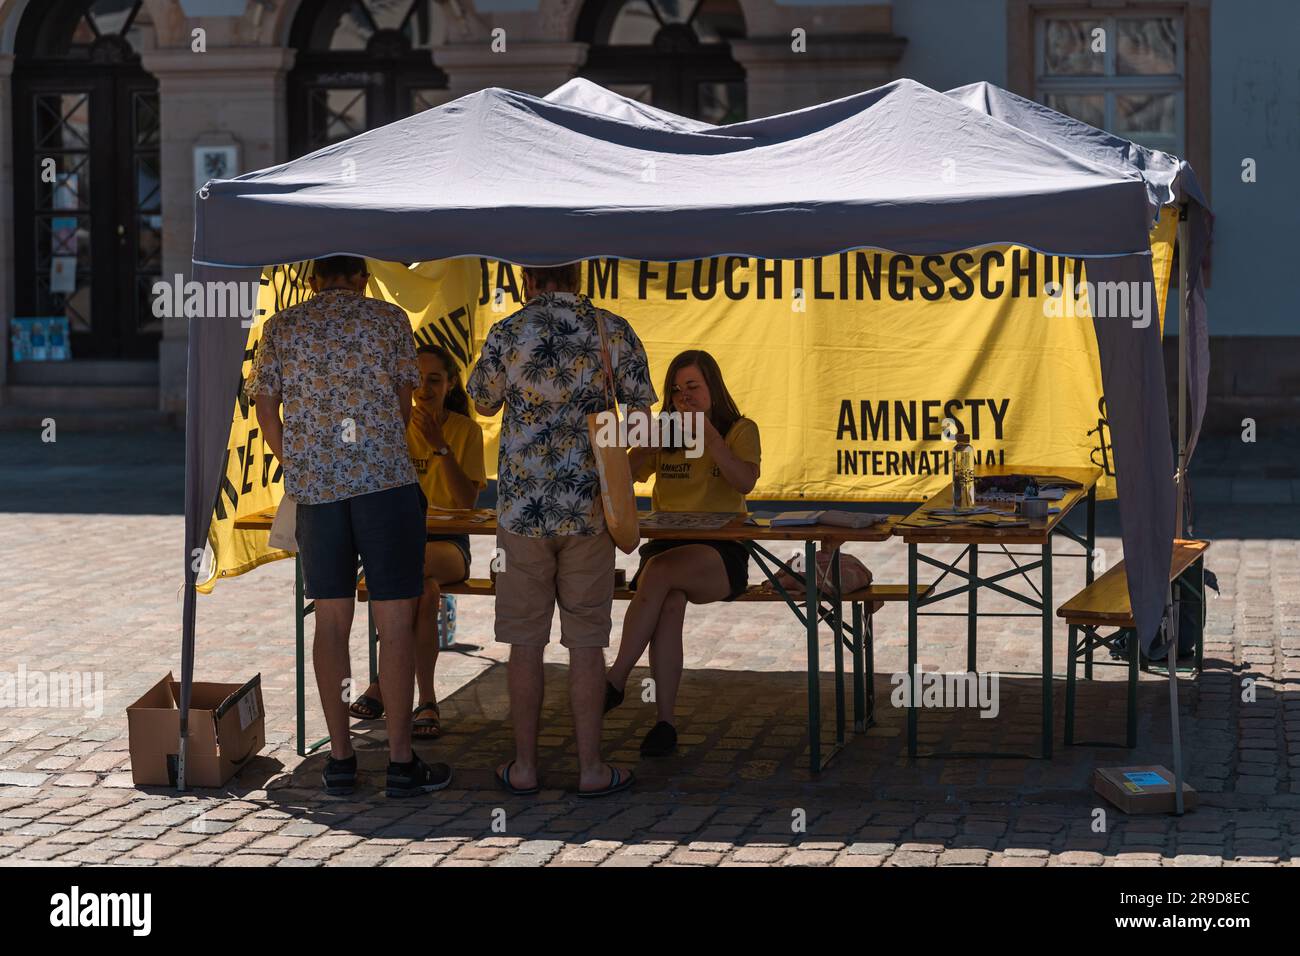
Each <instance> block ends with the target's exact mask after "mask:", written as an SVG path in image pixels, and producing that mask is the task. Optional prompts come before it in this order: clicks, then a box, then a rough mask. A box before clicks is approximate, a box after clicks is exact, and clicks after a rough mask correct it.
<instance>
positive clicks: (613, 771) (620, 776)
mask: <svg viewBox="0 0 1300 956" xmlns="http://www.w3.org/2000/svg"><path fill="white" fill-rule="evenodd" d="M634 783H636V774H634V773H633V772H632V771H631V770H628V771H627V772H626V775H624V771H622V770H619V769H618V768H617V767H610V768H609V786H608V787H604V788H602V789H600V790H579V791H578V796H580V797H608V796H609V795H610V794H611V793H618V792H619V791H620V790H626V789H627V788H628V787H630V786H632V784H634Z"/></svg>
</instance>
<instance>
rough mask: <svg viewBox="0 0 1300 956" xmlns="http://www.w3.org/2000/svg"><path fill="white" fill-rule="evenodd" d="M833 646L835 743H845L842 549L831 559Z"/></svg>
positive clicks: (837, 550) (836, 551)
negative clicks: (841, 583) (841, 587)
mask: <svg viewBox="0 0 1300 956" xmlns="http://www.w3.org/2000/svg"><path fill="white" fill-rule="evenodd" d="M831 597H832V600H833V601H834V603H833V604H832V605H831V633H832V635H833V637H834V639H833V640H832V642H831V646H832V647H833V648H834V654H835V743H836V744H837V745H841V746H842V745H843V743H844V599H843V591H841V589H840V549H839V548H836V550H835V557H834V558H832V559H831Z"/></svg>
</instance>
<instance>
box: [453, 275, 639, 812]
mask: <svg viewBox="0 0 1300 956" xmlns="http://www.w3.org/2000/svg"><path fill="white" fill-rule="evenodd" d="M581 274H582V272H581V266H580V265H578V264H576V263H575V264H572V265H567V266H558V267H555V268H551V269H525V270H524V292H525V295H526V297H527V300H528V301H527V304H525V306H524V307H523V308H522V309H520V310H519V311H518V312H516V313H514V314H513V315H511V316H508V317H507V318H505V319H502V320H501V321H500V322H498V323H497V324H496V325H494V326H493V327H492V330H491V331H490V332H489V333H488V336H487V340H486V341H485V342H484V343H483V350H482V353H481V354H480V356H479V360H478V363H477V364H476V365H475V367H474V372H473V374H472V375H470V377H469V382H468V383H467V385H466V388H467V390H468V391H469V394H470V397H471V398H473V399H474V402H475V404H476V405H477V406H478V411H479V412H480V414H483V415H495V414H496V413H497V411H498V410H499V409H501V408H502V407H503V406H504V408H505V417H504V418H503V420H502V423H501V438H500V447H501V451H500V459H499V463H498V466H497V476H498V477H497V511H498V531H497V547H498V548H499V549H500V553H501V555H502V557H503V558H504V568H503V569H502V571H501V573H500V574H499V575H498V576H497V601H496V639H497V641H499V642H501V643H504V644H510V645H511V649H510V670H509V682H510V702H511V712H512V714H513V718H514V725H515V726H514V729H515V748H516V749H515V759H514V760H513V761H511V762H510V763H508V764H504V765H503V766H501V767H500V768H498V771H497V774H498V777H499V778H500V780H501V782H502V783H503V784H504V785H505V786H507V787H508V788H509V789H512V790H515V791H524V792H531V791H533V790H534V789H535V788H536V787H537V786H538V783H537V733H538V725H539V723H540V719H541V705H542V692H543V685H544V680H543V674H542V653H543V650H544V649H545V647H546V644H547V642H548V641H549V640H550V633H551V617H552V615H553V613H554V609H555V605H556V604H557V603H558V604H559V606H560V643H561V644H563V645H564V646H565V647H567V648H568V649H569V682H570V701H571V705H572V707H573V719H574V728H575V732H576V734H577V738H578V764H579V782H578V791H579V793H580V794H588V795H600V794H605V793H610V792H614V791H616V790H622V789H625V788H626V787H627V786H628V785H630V783H631V782H632V774H631V773H630V772H629V771H626V770H616V769H613V768H611V767H609V766H607V765H606V764H605V763H603V762H602V761H601V759H600V730H601V719H602V712H603V709H604V694H605V686H604V681H605V655H604V648H606V647H608V646H609V631H610V609H611V606H612V604H613V596H614V542H613V541H612V540H611V539H610V537H609V535H608V534H606V533H605V516H604V512H603V509H602V505H601V498H600V479H599V477H598V475H597V472H596V459H595V456H594V455H593V454H592V449H591V442H590V440H589V439H588V437H587V415H588V413H590V412H598V411H602V410H604V409H605V408H606V407H607V405H608V402H607V399H606V391H605V385H604V381H605V380H604V368H603V364H602V362H601V353H600V333H599V331H598V328H597V326H596V321H597V319H598V318H599V319H600V320H602V321H603V322H604V324H605V330H606V334H607V336H608V340H609V349H610V357H611V360H612V363H613V365H614V387H615V392H616V396H617V399H618V401H619V402H620V403H622V404H625V405H627V406H628V407H630V408H632V409H635V410H638V411H641V412H648V409H649V407H650V406H651V405H653V404H654V402H655V401H656V397H655V391H654V387H653V386H652V385H651V384H650V367H649V362H648V361H647V360H646V355H645V349H644V348H643V347H642V345H641V340H640V339H638V338H637V336H636V333H635V332H633V331H632V327H631V326H630V325H628V323H627V321H626V320H625V319H623V318H620V317H619V316H617V315H614V314H613V313H611V312H607V311H605V310H603V309H597V308H596V307H595V306H594V305H592V303H591V300H590V299H588V298H587V297H586V296H584V295H580V294H578V293H577V292H576V290H577V288H578V283H579V281H580V278H581Z"/></svg>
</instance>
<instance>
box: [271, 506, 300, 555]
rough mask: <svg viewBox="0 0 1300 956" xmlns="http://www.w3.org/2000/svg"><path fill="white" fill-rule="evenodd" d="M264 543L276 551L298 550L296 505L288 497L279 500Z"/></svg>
mask: <svg viewBox="0 0 1300 956" xmlns="http://www.w3.org/2000/svg"><path fill="white" fill-rule="evenodd" d="M266 543H267V544H268V545H270V546H271V547H272V548H274V549H276V550H277V551H297V550H298V503H297V502H296V501H294V500H293V498H292V497H291V496H289V495H287V494H286V495H285V496H284V497H282V498H281V499H280V505H279V507H277V508H276V509H275V519H274V520H273V521H272V522H271V536H270V537H269V538H267V541H266Z"/></svg>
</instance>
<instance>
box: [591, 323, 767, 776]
mask: <svg viewBox="0 0 1300 956" xmlns="http://www.w3.org/2000/svg"><path fill="white" fill-rule="evenodd" d="M663 396H664V404H663V408H662V410H664V411H667V410H669V409H671V410H673V411H676V412H679V413H681V414H682V415H694V416H696V420H697V421H698V420H702V427H703V437H704V442H703V445H704V447H703V454H701V455H699V456H698V457H694V458H692V457H689V456H688V455H687V454H686V450H685V449H672V450H669V449H654V448H634V449H632V450H631V451H630V452H629V453H628V454H629V457H630V459H631V464H632V473H633V474H634V475H635V476H636V477H637V479H638V480H640V481H644V480H645V479H646V478H648V477H649V476H650V475H651V474H653V475H655V486H654V497H653V504H654V509H655V510H656V511H735V512H739V513H744V512H745V511H746V510H747V509H746V507H745V495H746V494H748V493H749V492H750V491H751V490H752V489H753V487H754V485H755V483H756V482H757V481H758V476H759V461H760V457H761V456H760V449H759V440H758V426H757V425H755V424H754V422H753V421H751V420H750V419H748V418H745V417H744V416H743V415H741V414H740V411H739V409H737V408H736V403H735V401H734V400H733V399H732V397H731V393H730V392H728V391H727V386H726V383H724V382H723V380H722V371H721V370H720V369H719V368H718V363H717V362H716V361H715V360H714V358H713V356H712V355H710V354H709V353H708V352H704V351H701V350H699V349H691V350H689V351H686V352H682V353H681V354H680V355H678V356H677V357H676V358H675V359H673V361H672V363H671V364H670V365H669V366H668V374H667V375H666V376H665V377H664V390H663ZM640 553H641V567H640V568H639V569H638V570H637V573H636V577H634V578H633V580H632V588H633V589H634V590H635V591H636V596H635V597H634V598H633V599H632V602H631V604H629V605H628V609H627V615H626V616H625V617H624V618H623V636H622V639H621V641H620V643H619V648H618V657H617V658H616V659H615V660H614V663H613V664H612V665H611V666H610V668H609V671H608V674H607V680H608V682H609V683H608V686H607V687H606V689H605V710H606V711H609V710H612V709H613V708H615V707H617V706H618V705H619V704H621V703H622V702H623V695H624V688H625V686H626V684H627V679H628V675H630V674H631V672H632V668H633V667H635V666H636V663H637V661H638V660H640V659H641V654H642V653H643V652H644V651H645V649H646V646H647V645H649V647H650V672H651V674H652V675H653V676H654V681H655V704H656V706H657V708H658V711H659V722H658V723H657V724H655V726H654V728H653V729H651V731H650V732H649V733H648V734H646V738H645V740H644V741H643V742H642V744H641V753H642V754H644V755H646V756H648V757H661V756H664V755H666V754H669V753H671V752H672V751H673V749H674V748H675V747H676V746H677V730H676V729H675V728H674V726H673V722H672V718H673V708H674V706H675V704H676V702H677V688H678V686H679V685H680V684H681V679H682V624H683V621H684V619H685V616H686V605H687V604H688V603H690V604H708V603H710V602H712V601H731V600H735V598H737V597H739V596H740V595H741V594H743V593H745V589H746V588H747V587H748V585H749V552H748V551H747V550H746V549H745V546H744V545H743V544H742V543H740V542H739V541H685V540H671V541H670V540H656V541H650V542H648V543H647V544H645V545H643V546H642V547H641V552H640Z"/></svg>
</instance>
